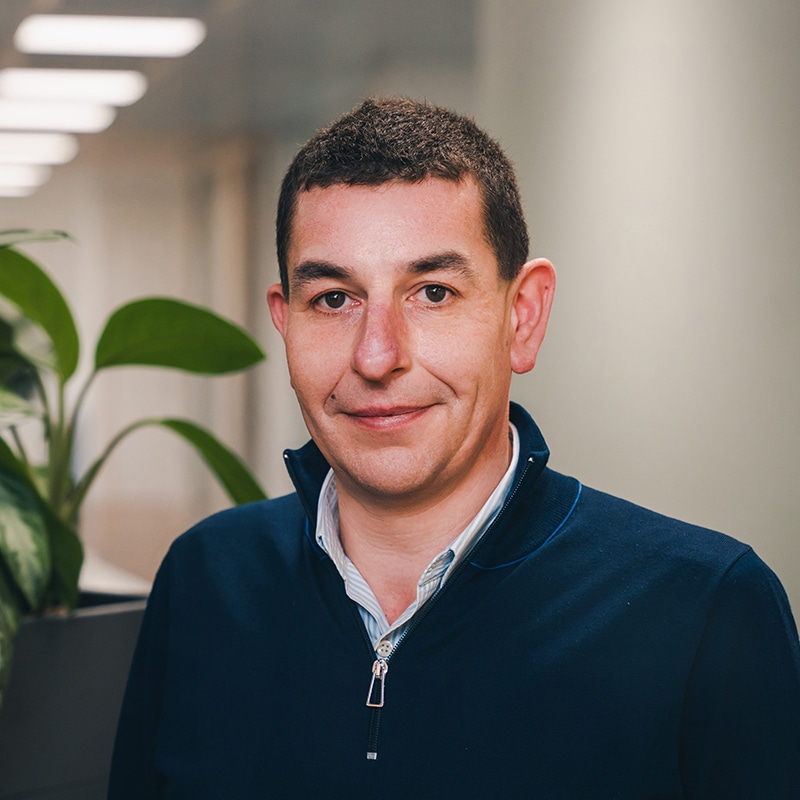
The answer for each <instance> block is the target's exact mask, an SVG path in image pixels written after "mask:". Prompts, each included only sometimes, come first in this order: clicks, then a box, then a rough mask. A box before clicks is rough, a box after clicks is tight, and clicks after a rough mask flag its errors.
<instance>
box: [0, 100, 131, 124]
mask: <svg viewBox="0 0 800 800" xmlns="http://www.w3.org/2000/svg"><path fill="white" fill-rule="evenodd" d="M115 116H116V112H115V111H114V109H113V108H111V107H110V106H100V105H93V104H90V103H57V102H52V103H47V102H36V101H33V100H5V99H3V98H1V97H0V130H2V129H4V130H23V131H25V130H27V131H71V132H72V133H97V132H98V131H102V130H105V129H106V128H107V127H108V126H109V125H110V124H111V123H112V122H113V121H114V117H115Z"/></svg>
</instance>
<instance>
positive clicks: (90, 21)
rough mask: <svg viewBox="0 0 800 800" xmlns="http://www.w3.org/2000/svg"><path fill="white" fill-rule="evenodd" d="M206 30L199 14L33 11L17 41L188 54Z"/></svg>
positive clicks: (102, 51)
mask: <svg viewBox="0 0 800 800" xmlns="http://www.w3.org/2000/svg"><path fill="white" fill-rule="evenodd" d="M205 35H206V27H205V25H204V24H203V23H202V22H201V21H200V20H198V19H189V18H178V17H101V16H89V15H77V14H76V15H69V14H33V15H32V16H30V17H28V18H27V19H25V20H23V21H22V23H21V24H20V26H19V28H17V32H16V34H15V35H14V44H15V45H16V46H17V49H18V50H20V51H22V52H23V53H58V54H69V55H92V56H162V57H164V56H166V57H176V56H184V55H186V54H187V53H189V52H191V51H192V50H194V48H195V47H197V45H199V44H200V42H202V41H203V39H204V38H205Z"/></svg>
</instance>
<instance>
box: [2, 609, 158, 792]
mask: <svg viewBox="0 0 800 800" xmlns="http://www.w3.org/2000/svg"><path fill="white" fill-rule="evenodd" d="M144 606H145V600H144V599H142V598H141V597H136V598H129V597H121V596H118V595H98V594H90V595H85V596H84V597H83V598H82V604H81V608H79V609H78V610H77V611H75V612H74V613H73V614H71V615H69V616H67V617H45V618H39V619H28V620H25V621H24V622H23V624H22V626H21V627H20V631H19V633H18V635H17V642H16V647H15V654H14V662H13V664H12V668H11V677H10V680H9V683H8V686H7V689H6V696H5V699H4V701H3V705H2V707H1V708H0V798H2V800H12V798H13V799H14V800H23V798H25V800H33V799H34V798H35V799H37V800H45V798H46V800H104V798H105V796H106V789H107V783H108V769H109V763H110V759H111V750H112V747H113V743H114V734H115V730H116V724H117V716H118V714H119V709H120V704H121V702H122V694H123V692H124V689H125V681H126V678H127V674H128V669H129V667H130V662H131V657H132V655H133V648H134V646H135V644H136V637H137V635H138V631H139V625H140V623H141V618H142V614H143V612H144Z"/></svg>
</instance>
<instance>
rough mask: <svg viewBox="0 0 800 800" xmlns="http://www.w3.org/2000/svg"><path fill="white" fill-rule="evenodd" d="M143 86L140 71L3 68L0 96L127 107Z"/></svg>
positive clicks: (1, 71) (0, 77)
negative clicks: (77, 101)
mask: <svg viewBox="0 0 800 800" xmlns="http://www.w3.org/2000/svg"><path fill="white" fill-rule="evenodd" d="M146 89H147V80H146V78H145V77H144V75H142V73H141V72H135V71H133V70H121V69H120V70H112V69H3V70H0V96H2V97H9V98H14V99H25V100H79V101H83V102H89V103H109V104H110V105H113V106H127V105H130V104H131V103H135V102H136V101H137V100H138V99H139V98H140V97H141V96H142V95H143V94H144V93H145V90H146Z"/></svg>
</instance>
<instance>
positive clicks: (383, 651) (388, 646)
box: [376, 639, 392, 658]
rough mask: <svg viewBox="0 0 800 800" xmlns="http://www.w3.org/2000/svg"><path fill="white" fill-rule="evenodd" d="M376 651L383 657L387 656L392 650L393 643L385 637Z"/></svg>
mask: <svg viewBox="0 0 800 800" xmlns="http://www.w3.org/2000/svg"><path fill="white" fill-rule="evenodd" d="M376 652H377V654H378V655H379V656H381V657H382V658H386V656H388V655H389V654H390V653H391V652H392V643H391V642H388V641H386V639H384V640H383V641H382V642H380V644H378V648H377V650H376Z"/></svg>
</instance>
